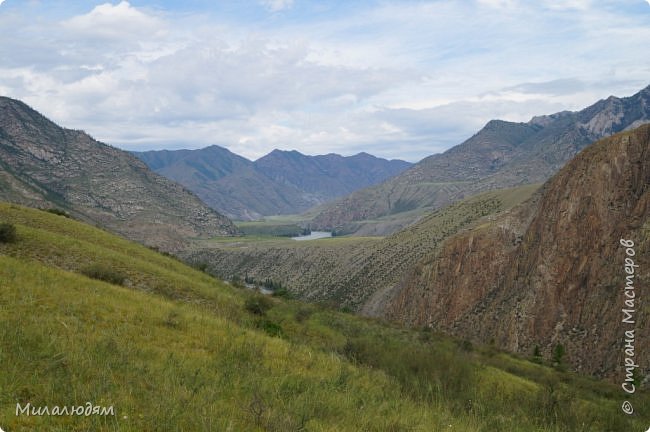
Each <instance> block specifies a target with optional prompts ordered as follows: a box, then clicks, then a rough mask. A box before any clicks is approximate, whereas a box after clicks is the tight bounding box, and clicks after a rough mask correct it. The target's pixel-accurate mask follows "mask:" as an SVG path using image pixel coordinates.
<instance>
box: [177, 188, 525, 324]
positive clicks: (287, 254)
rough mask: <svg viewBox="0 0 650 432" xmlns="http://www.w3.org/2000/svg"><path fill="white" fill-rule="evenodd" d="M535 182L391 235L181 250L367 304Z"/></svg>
mask: <svg viewBox="0 0 650 432" xmlns="http://www.w3.org/2000/svg"><path fill="white" fill-rule="evenodd" d="M536 188H537V186H523V187H520V188H516V189H511V190H502V191H492V192H487V193H485V194H480V195H479V196H476V197H472V198H470V199H468V200H463V201H461V202H459V203H456V204H454V205H451V206H448V207H446V208H444V209H440V210H438V211H435V212H432V213H431V214H430V215H427V216H426V217H424V218H423V219H422V220H421V221H420V222H418V223H416V224H414V225H412V226H410V227H408V228H406V229H404V230H401V231H399V232H397V233H395V234H393V235H391V236H389V237H386V238H378V237H371V238H359V237H335V238H331V239H323V240H316V241H295V240H291V239H266V240H264V241H256V239H255V238H253V239H251V240H249V239H247V238H237V239H220V240H215V241H206V242H203V245H202V246H201V247H196V248H194V249H193V250H190V251H185V252H183V253H182V255H181V256H182V257H183V258H185V260H186V261H188V262H193V263H195V264H197V265H199V266H200V267H201V268H205V269H207V270H208V271H209V272H211V273H213V274H215V275H218V276H220V277H222V278H226V279H233V278H236V277H239V278H240V279H244V277H246V276H248V277H252V278H255V279H256V280H258V281H264V280H266V279H271V280H273V281H274V282H279V283H281V284H282V285H283V286H284V287H286V288H287V289H288V290H289V291H290V292H291V293H292V294H294V295H296V296H298V297H300V298H302V299H306V300H309V301H327V302H331V303H333V304H336V305H337V306H345V307H347V308H350V309H353V310H359V309H361V308H364V312H365V309H368V308H369V306H367V305H366V304H367V303H370V304H375V303H379V304H381V299H382V298H383V297H382V296H383V295H384V294H385V293H388V292H390V290H391V289H392V288H393V287H394V286H395V285H397V284H398V283H399V282H400V280H402V279H403V278H404V277H405V275H406V274H407V272H408V271H409V270H410V269H411V268H412V266H413V265H414V264H416V263H417V262H419V261H420V260H422V259H424V258H425V257H427V256H429V255H431V254H432V253H434V252H435V251H437V250H438V248H439V247H440V244H441V243H442V241H443V240H444V239H445V238H447V237H449V236H451V235H453V234H455V233H457V232H458V231H459V230H462V229H466V228H467V227H470V226H472V224H474V223H476V222H477V221H478V220H480V219H481V218H482V217H484V216H487V215H496V214H498V213H499V212H502V211H504V210H506V209H508V208H510V207H512V206H513V205H515V203H519V202H521V201H523V200H524V199H526V198H528V197H529V196H530V195H531V194H532V193H533V191H534V190H536ZM367 313H370V312H369V311H368V312H367Z"/></svg>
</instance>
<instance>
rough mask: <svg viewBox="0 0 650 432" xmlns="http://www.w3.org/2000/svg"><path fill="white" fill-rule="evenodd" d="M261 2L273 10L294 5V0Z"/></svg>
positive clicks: (276, 10)
mask: <svg viewBox="0 0 650 432" xmlns="http://www.w3.org/2000/svg"><path fill="white" fill-rule="evenodd" d="M261 3H262V5H263V6H264V7H266V8H267V9H268V10H270V11H271V12H278V11H281V10H285V9H290V8H291V7H292V6H293V0H262V1H261Z"/></svg>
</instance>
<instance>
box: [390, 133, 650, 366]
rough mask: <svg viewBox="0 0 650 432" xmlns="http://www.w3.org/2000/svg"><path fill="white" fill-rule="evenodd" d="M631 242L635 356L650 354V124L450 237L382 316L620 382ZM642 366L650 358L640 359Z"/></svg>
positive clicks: (595, 148) (596, 149) (593, 150)
mask: <svg viewBox="0 0 650 432" xmlns="http://www.w3.org/2000/svg"><path fill="white" fill-rule="evenodd" d="M620 239H628V240H632V241H633V242H634V250H635V256H634V261H635V263H636V265H638V266H639V267H637V268H636V272H635V279H634V285H635V295H636V303H635V307H634V309H635V321H636V349H637V350H638V351H640V352H647V351H648V348H650V320H649V319H648V318H650V309H648V307H647V305H646V303H645V300H644V299H645V298H647V297H648V296H649V295H650V291H649V290H648V286H649V285H648V282H649V280H650V125H646V126H642V127H640V128H638V129H635V130H633V131H630V132H625V133H620V134H617V135H615V136H612V137H610V138H606V139H603V140H601V141H600V142H597V143H596V144H593V145H592V146H590V147H588V148H587V149H585V150H584V151H582V152H581V153H580V154H579V155H578V156H577V157H575V158H574V159H573V160H572V161H571V162H570V163H569V164H567V165H566V166H565V167H564V168H563V169H562V170H561V171H560V172H559V173H558V174H557V175H555V176H554V177H553V178H552V179H551V180H549V181H548V182H547V183H546V184H545V185H544V186H543V188H542V189H540V191H538V192H537V193H536V194H535V195H534V196H533V197H532V198H531V199H530V200H528V201H527V202H525V203H523V204H521V205H519V206H517V207H516V208H514V209H512V210H511V211H510V212H508V213H506V214H504V215H502V216H500V217H499V218H497V219H496V220H495V221H491V222H488V223H486V224H483V225H480V226H478V227H476V228H474V229H472V230H469V231H466V232H463V233H460V234H457V235H455V236H452V237H451V238H449V239H447V240H446V241H445V242H444V244H443V246H442V247H441V249H440V252H439V253H438V254H437V255H436V256H435V257H433V258H432V259H429V260H426V261H423V262H421V263H420V264H419V265H418V266H417V267H416V269H415V270H413V271H412V272H411V274H410V275H409V277H407V278H406V279H405V280H404V281H403V282H402V284H401V286H400V289H399V290H398V292H396V293H395V294H394V295H393V296H392V297H391V298H390V299H388V300H387V301H386V303H385V304H384V307H383V315H384V316H387V317H389V318H390V319H393V320H397V321H401V322H404V323H407V324H409V325H413V326H430V327H434V328H437V329H441V330H445V331H448V332H450V333H453V334H455V335H458V336H461V337H464V338H468V339H472V340H476V341H482V342H487V341H494V342H495V343H496V344H498V345H499V346H501V347H504V348H507V349H509V350H511V351H515V352H519V353H522V354H527V355H530V354H531V353H532V352H533V349H534V347H535V346H539V347H540V348H541V350H542V353H544V354H545V355H546V356H547V357H550V356H551V352H552V350H553V349H554V347H556V346H557V345H558V344H561V345H562V346H564V347H565V349H566V353H567V354H566V359H567V361H568V362H569V363H570V364H571V365H572V366H573V367H574V368H575V369H576V370H578V371H582V372H585V373H590V374H594V375H598V376H609V377H620V376H621V375H620V374H621V367H622V364H623V358H622V356H623V336H624V333H623V332H624V330H629V329H630V327H629V325H627V324H624V323H622V322H621V320H622V319H623V317H624V316H623V313H622V308H624V307H625V305H624V303H623V302H624V300H625V299H626V298H627V297H625V294H624V291H625V290H624V288H625V284H626V279H625V277H626V276H627V274H626V272H625V268H624V263H625V262H624V260H625V258H626V252H625V248H624V247H622V246H621V245H620V243H619V240H620ZM637 360H638V362H639V364H640V365H641V366H642V369H641V370H643V368H645V369H646V370H647V369H648V366H650V357H648V356H645V357H639V358H638V359H637Z"/></svg>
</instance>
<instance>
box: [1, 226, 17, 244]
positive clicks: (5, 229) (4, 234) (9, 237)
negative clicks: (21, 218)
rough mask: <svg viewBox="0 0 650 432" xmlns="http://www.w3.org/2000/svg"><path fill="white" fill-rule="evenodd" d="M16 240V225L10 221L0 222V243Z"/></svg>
mask: <svg viewBox="0 0 650 432" xmlns="http://www.w3.org/2000/svg"><path fill="white" fill-rule="evenodd" d="M14 241H16V227H15V226H14V225H13V224H10V223H4V222H3V223H0V243H11V242H14Z"/></svg>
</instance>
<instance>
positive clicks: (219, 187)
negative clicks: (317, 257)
mask: <svg viewBox="0 0 650 432" xmlns="http://www.w3.org/2000/svg"><path fill="white" fill-rule="evenodd" d="M134 154H135V155H136V156H137V157H139V158H140V159H141V160H142V161H144V162H145V163H146V164H147V165H148V166H149V167H150V168H151V169H152V170H154V171H156V172H158V173H159V174H161V175H164V176H165V177H167V178H169V179H171V180H174V181H177V182H178V183H180V184H182V185H184V186H185V187H187V188H188V189H189V190H191V191H193V192H194V193H196V194H197V195H198V196H199V197H200V198H201V199H202V200H203V201H204V202H205V203H207V204H208V205H209V206H210V207H212V208H214V209H217V210H218V211H220V212H222V213H224V214H225V215H227V216H228V217H230V218H232V219H238V220H255V219H259V218H261V217H262V216H269V215H280V214H295V213H301V212H303V211H305V210H308V209H309V208H311V207H313V206H315V205H318V204H322V203H324V202H327V201H331V200H333V199H335V198H339V197H342V196H345V195H348V194H350V193H351V192H354V191H355V190H358V189H361V188H364V187H367V186H371V185H374V184H377V183H380V182H382V181H384V180H386V179H388V178H390V177H392V176H395V175H397V174H399V173H400V172H402V171H404V170H405V169H407V168H408V167H409V166H411V164H410V163H409V162H405V161H402V160H390V161H389V160H386V159H381V158H377V157H375V156H372V155H370V154H368V153H359V154H356V155H354V156H348V157H345V156H341V155H338V154H333V153H330V154H327V155H319V156H307V155H304V154H302V153H300V152H298V151H295V150H293V151H283V150H273V151H272V152H271V153H269V154H267V155H266V156H263V157H261V158H260V159H257V160H256V161H254V162H253V161H250V160H248V159H246V158H244V157H242V156H239V155H236V154H234V153H232V152H230V151H229V150H227V149H225V148H223V147H219V146H216V145H213V146H210V147H206V148H203V149H198V150H173V151H170V150H152V151H146V152H134Z"/></svg>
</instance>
